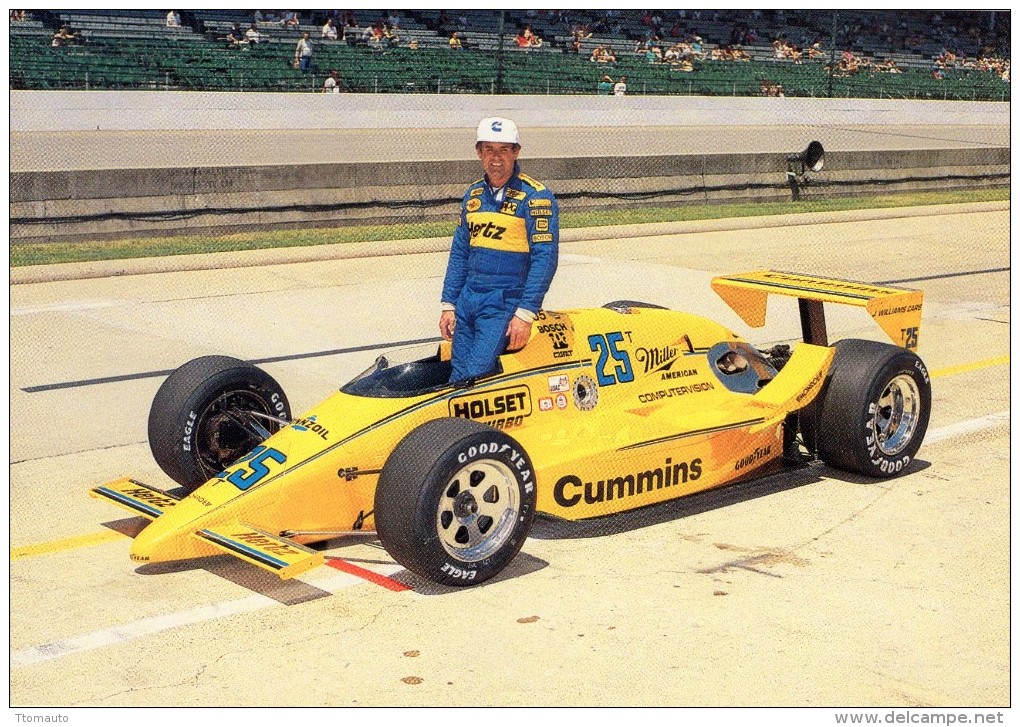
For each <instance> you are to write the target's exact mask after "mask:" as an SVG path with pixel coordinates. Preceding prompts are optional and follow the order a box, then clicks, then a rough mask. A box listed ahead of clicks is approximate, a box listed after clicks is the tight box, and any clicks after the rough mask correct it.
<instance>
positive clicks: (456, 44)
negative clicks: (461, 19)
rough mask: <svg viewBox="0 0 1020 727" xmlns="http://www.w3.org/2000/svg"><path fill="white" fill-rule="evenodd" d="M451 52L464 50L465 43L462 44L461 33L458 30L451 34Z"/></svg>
mask: <svg viewBox="0 0 1020 727" xmlns="http://www.w3.org/2000/svg"><path fill="white" fill-rule="evenodd" d="M450 50H464V43H463V42H461V39H460V33H458V32H457V31H456V30H455V31H453V32H452V33H451V34H450Z"/></svg>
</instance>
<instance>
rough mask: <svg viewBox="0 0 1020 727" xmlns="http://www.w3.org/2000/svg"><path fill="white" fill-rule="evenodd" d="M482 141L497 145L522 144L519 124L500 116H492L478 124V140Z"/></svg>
mask: <svg viewBox="0 0 1020 727" xmlns="http://www.w3.org/2000/svg"><path fill="white" fill-rule="evenodd" d="M480 141H491V142H495V143H497V144H517V145H518V146H519V145H520V143H521V135H520V134H519V133H518V132H517V124H515V123H514V122H513V121H511V120H510V119H501V118H499V117H498V116H490V117H489V118H487V119H482V120H481V121H480V122H479V123H478V138H477V139H475V143H478V142H480Z"/></svg>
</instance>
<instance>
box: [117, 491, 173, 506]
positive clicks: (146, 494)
mask: <svg viewBox="0 0 1020 727" xmlns="http://www.w3.org/2000/svg"><path fill="white" fill-rule="evenodd" d="M121 493H122V494H124V495H127V496H128V497H133V498H135V499H136V500H141V501H142V502H147V503H149V504H150V505H152V506H154V507H158V508H160V509H164V508H168V507H173V506H174V505H176V504H177V500H175V499H174V498H172V497H164V496H162V495H160V494H158V493H155V492H153V491H152V490H150V489H147V488H145V487H138V488H133V489H130V490H121Z"/></svg>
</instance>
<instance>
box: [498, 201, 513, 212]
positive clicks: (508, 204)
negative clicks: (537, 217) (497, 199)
mask: <svg viewBox="0 0 1020 727" xmlns="http://www.w3.org/2000/svg"><path fill="white" fill-rule="evenodd" d="M499 212H500V214H504V215H515V214H517V203H516V202H509V201H508V202H504V203H503V206H502V207H500V208H499Z"/></svg>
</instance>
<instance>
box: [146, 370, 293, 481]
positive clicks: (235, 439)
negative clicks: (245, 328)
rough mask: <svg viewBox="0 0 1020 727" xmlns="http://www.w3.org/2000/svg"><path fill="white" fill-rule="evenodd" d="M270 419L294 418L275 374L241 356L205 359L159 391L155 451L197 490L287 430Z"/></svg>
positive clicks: (153, 417) (152, 414)
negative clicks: (240, 357) (281, 430)
mask: <svg viewBox="0 0 1020 727" xmlns="http://www.w3.org/2000/svg"><path fill="white" fill-rule="evenodd" d="M252 412H255V413H256V414H262V415H264V416H263V417H259V416H254V415H253V414H252ZM265 416H269V417H275V418H278V419H283V420H286V421H290V418H291V415H290V404H289V402H288V401H287V396H286V394H284V392H283V389H282V388H281V387H280V385H279V384H278V383H276V380H275V379H273V377H272V376H270V375H269V374H267V373H266V372H265V371H263V370H262V369H260V368H258V367H256V366H253V365H252V364H250V363H248V362H246V361H241V360H239V359H236V358H231V357H229V356H203V357H201V358H197V359H194V360H192V361H189V362H188V363H186V364H184V365H183V366H181V367H180V368H178V369H177V370H176V371H174V372H173V373H172V374H170V376H169V377H167V379H166V381H164V382H163V385H162V386H160V387H159V390H158V391H157V392H156V396H155V397H154V398H153V400H152V407H151V408H150V409H149V426H148V430H149V448H150V449H151V450H152V456H153V458H154V459H155V460H156V463H157V464H158V465H159V466H160V468H161V469H162V470H163V471H164V472H165V473H166V474H167V475H169V476H170V478H171V479H172V480H173V481H174V482H176V483H178V484H179V485H181V486H182V487H184V488H185V489H186V490H187V491H188V492H191V491H192V490H194V489H196V488H197V487H198V486H199V485H202V484H203V483H205V482H206V481H207V480H209V479H210V478H212V477H214V476H216V475H217V474H218V473H219V472H222V471H223V470H224V469H225V468H226V467H227V466H228V465H230V464H231V463H232V462H235V461H237V460H238V459H240V458H241V457H243V456H244V455H245V454H247V453H248V452H250V451H251V450H252V449H254V448H255V446H256V445H258V444H259V443H260V442H262V441H264V440H265V439H266V438H267V436H268V435H269V434H272V433H273V432H276V431H278V430H279V429H280V428H281V427H282V426H283V425H282V424H280V423H278V422H274V421H272V420H271V419H267V418H265Z"/></svg>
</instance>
